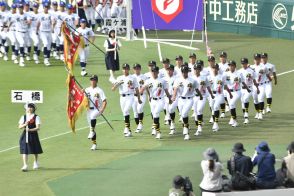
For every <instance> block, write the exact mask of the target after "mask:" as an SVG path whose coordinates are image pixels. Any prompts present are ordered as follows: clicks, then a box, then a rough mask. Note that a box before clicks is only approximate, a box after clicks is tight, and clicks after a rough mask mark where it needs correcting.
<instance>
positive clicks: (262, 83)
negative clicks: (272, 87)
mask: <svg viewBox="0 0 294 196" xmlns="http://www.w3.org/2000/svg"><path fill="white" fill-rule="evenodd" d="M270 82H271V81H265V82H262V83H259V85H263V84H267V83H270Z"/></svg>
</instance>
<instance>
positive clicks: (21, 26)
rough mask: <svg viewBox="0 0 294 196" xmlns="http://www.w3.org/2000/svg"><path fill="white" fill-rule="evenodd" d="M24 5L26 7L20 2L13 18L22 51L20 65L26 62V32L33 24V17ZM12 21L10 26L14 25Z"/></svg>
mask: <svg viewBox="0 0 294 196" xmlns="http://www.w3.org/2000/svg"><path fill="white" fill-rule="evenodd" d="M23 7H24V6H23V4H18V13H17V14H15V15H13V18H12V20H13V21H14V24H15V36H16V41H17V45H18V46H19V51H20V59H19V66H21V67H24V66H25V63H24V56H25V52H24V48H25V46H26V42H25V39H26V34H27V32H28V30H29V26H30V24H31V18H30V16H29V15H28V14H27V13H24V11H23ZM12 23H13V22H12ZM12 23H10V26H11V25H12ZM10 26H9V28H10Z"/></svg>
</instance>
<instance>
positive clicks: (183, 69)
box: [181, 65, 190, 72]
mask: <svg viewBox="0 0 294 196" xmlns="http://www.w3.org/2000/svg"><path fill="white" fill-rule="evenodd" d="M189 71H190V68H189V66H188V65H184V66H183V67H181V72H189Z"/></svg>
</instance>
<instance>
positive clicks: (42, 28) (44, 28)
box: [37, 3, 53, 66]
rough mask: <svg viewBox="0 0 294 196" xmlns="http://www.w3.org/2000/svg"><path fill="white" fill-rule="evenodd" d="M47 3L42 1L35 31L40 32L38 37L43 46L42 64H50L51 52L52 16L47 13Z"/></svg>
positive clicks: (48, 5)
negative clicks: (41, 10) (41, 11)
mask: <svg viewBox="0 0 294 196" xmlns="http://www.w3.org/2000/svg"><path fill="white" fill-rule="evenodd" d="M49 7H50V4H49V3H44V4H43V8H44V10H43V11H44V12H43V13H40V14H39V18H38V25H37V32H39V33H40V38H41V41H42V44H43V47H44V52H43V53H44V64H45V65H46V66H50V65H51V64H50V62H49V58H50V53H51V42H52V36H51V33H52V27H53V26H52V25H53V17H52V15H51V14H50V13H49Z"/></svg>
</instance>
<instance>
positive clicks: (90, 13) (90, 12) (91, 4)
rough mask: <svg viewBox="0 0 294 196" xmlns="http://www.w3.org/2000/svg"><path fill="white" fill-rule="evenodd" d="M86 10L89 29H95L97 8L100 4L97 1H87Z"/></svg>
mask: <svg viewBox="0 0 294 196" xmlns="http://www.w3.org/2000/svg"><path fill="white" fill-rule="evenodd" d="M85 1H86V2H85V4H84V10H85V14H86V18H87V20H88V24H89V26H88V27H92V30H93V29H95V8H96V6H97V4H98V2H97V0H85Z"/></svg>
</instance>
